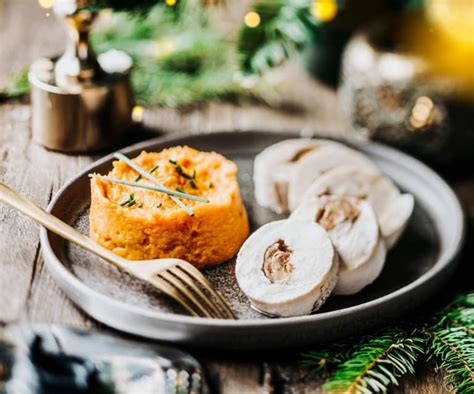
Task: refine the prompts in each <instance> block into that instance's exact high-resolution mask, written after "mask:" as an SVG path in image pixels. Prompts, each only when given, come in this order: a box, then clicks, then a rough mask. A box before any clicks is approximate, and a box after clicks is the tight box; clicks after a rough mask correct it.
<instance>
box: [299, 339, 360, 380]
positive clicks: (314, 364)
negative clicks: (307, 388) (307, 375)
mask: <svg viewBox="0 0 474 394" xmlns="http://www.w3.org/2000/svg"><path fill="white" fill-rule="evenodd" d="M353 344H354V341H351V340H348V341H340V342H336V343H333V344H330V345H327V346H324V347H321V348H320V349H317V350H313V351H310V352H307V353H303V354H302V357H303V361H302V364H303V365H306V366H309V367H311V368H312V369H313V370H314V371H316V372H320V373H328V372H331V371H332V370H334V369H335V368H337V367H339V366H340V365H341V364H343V363H344V362H345V361H347V360H349V358H350V357H351V355H352V353H353V351H354V350H353Z"/></svg>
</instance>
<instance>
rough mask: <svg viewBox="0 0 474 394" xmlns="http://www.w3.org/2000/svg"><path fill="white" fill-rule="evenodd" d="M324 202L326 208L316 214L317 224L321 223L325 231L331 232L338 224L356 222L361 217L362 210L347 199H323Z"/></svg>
mask: <svg viewBox="0 0 474 394" xmlns="http://www.w3.org/2000/svg"><path fill="white" fill-rule="evenodd" d="M321 198H322V199H323V201H324V207H322V208H320V209H318V211H317V212H316V218H315V221H316V223H319V224H320V225H321V226H322V227H323V228H324V229H325V230H327V231H329V230H331V229H333V228H334V227H336V226H337V225H338V224H340V223H342V222H345V221H351V222H355V220H356V219H357V218H358V217H359V214H360V210H359V208H358V207H357V206H356V205H354V204H353V203H352V202H351V201H350V200H349V199H347V198H345V197H340V198H328V197H327V196H322V197H321Z"/></svg>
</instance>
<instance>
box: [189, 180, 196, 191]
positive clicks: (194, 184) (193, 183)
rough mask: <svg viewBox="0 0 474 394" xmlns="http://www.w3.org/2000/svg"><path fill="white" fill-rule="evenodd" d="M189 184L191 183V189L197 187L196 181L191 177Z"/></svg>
mask: <svg viewBox="0 0 474 394" xmlns="http://www.w3.org/2000/svg"><path fill="white" fill-rule="evenodd" d="M189 184H190V185H191V187H192V188H193V189H197V186H196V182H194V180H193V179H191V180H190V181H189Z"/></svg>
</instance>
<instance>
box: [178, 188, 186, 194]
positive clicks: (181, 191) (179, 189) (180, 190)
mask: <svg viewBox="0 0 474 394" xmlns="http://www.w3.org/2000/svg"><path fill="white" fill-rule="evenodd" d="M176 191H178V192H180V193H185V191H184V190H183V189H181V188H180V187H177V188H176Z"/></svg>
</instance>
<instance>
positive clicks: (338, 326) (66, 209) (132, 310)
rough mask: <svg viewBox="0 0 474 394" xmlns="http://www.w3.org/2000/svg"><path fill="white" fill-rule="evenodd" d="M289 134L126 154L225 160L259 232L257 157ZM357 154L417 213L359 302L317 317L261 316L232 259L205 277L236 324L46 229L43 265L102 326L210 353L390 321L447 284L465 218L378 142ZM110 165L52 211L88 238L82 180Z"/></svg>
mask: <svg viewBox="0 0 474 394" xmlns="http://www.w3.org/2000/svg"><path fill="white" fill-rule="evenodd" d="M290 137H291V135H282V134H278V135H276V134H270V133H219V134H206V135H194V136H179V137H167V138H158V139H155V140H152V141H147V142H145V143H141V144H139V145H135V146H132V147H130V148H128V149H125V150H124V152H125V153H127V154H128V155H129V156H135V155H137V154H138V153H139V152H140V151H141V150H143V149H145V150H149V151H159V150H161V149H163V148H166V147H169V146H174V145H182V144H187V145H190V146H192V147H195V148H197V149H201V150H207V151H210V150H215V151H218V152H220V153H222V154H224V155H225V156H227V157H228V158H229V159H232V160H234V161H235V162H236V163H237V165H238V167H239V181H240V185H241V190H242V195H243V198H244V200H245V204H246V207H247V210H248V213H249V217H250V221H251V226H252V228H253V229H255V228H258V227H259V226H261V225H262V224H264V223H266V222H268V221H271V220H274V219H276V218H277V216H276V215H274V214H272V213H271V212H269V211H268V210H266V209H263V208H260V207H259V206H258V205H257V204H256V203H255V201H254V197H253V185H252V164H253V159H254V157H255V155H256V154H257V153H258V152H260V151H261V150H262V149H263V148H265V147H266V146H268V145H270V144H273V143H275V142H277V141H279V140H282V139H285V138H290ZM355 148H357V149H359V150H361V151H362V152H364V153H366V154H367V155H368V156H369V157H370V158H372V159H373V160H374V161H375V162H376V164H377V165H378V166H379V167H380V168H381V169H382V171H383V172H384V173H385V174H387V175H388V176H390V177H391V178H392V179H393V180H394V181H395V182H396V183H397V184H398V185H399V186H400V187H401V188H402V189H403V190H405V191H408V192H410V193H413V194H414V196H415V198H416V207H415V211H414V214H413V216H412V218H411V220H410V223H409V224H408V227H407V229H406V231H405V233H404V235H403V237H402V239H401V240H400V242H399V243H398V245H397V246H396V248H394V250H392V251H391V252H390V254H389V256H388V259H387V263H386V265H385V268H384V270H383V272H382V274H381V276H380V277H379V278H378V279H377V281H376V282H375V283H374V284H372V285H371V286H368V287H367V288H366V289H364V290H363V291H362V292H360V293H359V294H357V295H354V296H350V297H336V296H333V297H330V299H329V300H328V302H327V303H326V304H325V305H324V307H323V308H322V309H321V310H320V311H318V312H317V313H316V314H314V315H311V316H304V317H293V318H279V319H271V318H267V317H264V316H261V315H259V314H258V313H256V312H255V311H254V310H253V309H251V308H250V306H249V303H248V301H247V300H246V297H245V296H244V295H243V294H242V293H241V292H240V290H239V288H238V286H237V284H236V282H235V278H234V273H233V266H234V262H233V261H229V262H227V263H224V264H222V265H220V266H219V267H215V268H212V269H209V270H208V271H207V272H206V275H207V276H208V278H209V279H210V280H211V281H212V282H213V283H214V284H215V285H216V287H217V288H218V289H219V290H220V291H221V292H222V293H223V294H224V296H225V297H226V298H227V300H228V301H229V303H230V305H231V306H232V307H233V309H234V310H235V311H236V313H237V315H238V320H236V321H229V320H211V319H204V318H194V317H190V316H186V315H185V314H184V313H182V311H180V310H179V309H177V308H176V307H175V306H174V305H173V304H172V303H170V302H169V301H168V300H167V299H166V298H165V297H163V296H162V295H160V294H159V293H157V292H155V291H154V290H153V289H151V288H149V287H148V286H146V285H143V284H141V283H140V282H138V281H136V280H134V279H133V278H131V277H129V276H128V275H127V274H124V273H122V272H120V271H118V270H117V269H115V268H113V267H109V266H107V265H105V264H104V263H101V262H100V261H99V260H98V259H97V258H95V257H94V256H92V255H90V254H88V253H86V252H83V251H82V250H80V249H78V248H77V247H75V246H74V245H69V244H68V243H67V242H65V241H63V240H62V239H60V238H59V237H57V236H55V235H54V234H52V233H50V232H48V231H46V230H44V229H43V230H42V231H41V244H42V250H43V255H44V258H45V261H46V263H47V265H48V268H49V270H50V271H51V274H52V275H53V277H54V279H55V280H56V281H57V283H58V284H59V286H60V287H61V288H62V289H63V290H64V292H65V293H66V294H67V295H68V296H69V297H70V298H71V299H72V300H73V301H74V302H75V303H76V304H77V305H78V306H79V307H81V308H82V309H83V310H84V311H85V312H86V313H88V314H89V315H91V316H92V317H93V318H95V319H97V320H98V321H100V322H102V323H104V324H106V325H108V326H111V327H114V328H116V329H119V330H122V331H126V332H129V333H132V334H137V335H141V336H145V337H149V338H154V339H160V340H165V341H172V342H176V343H189V344H193V345H196V346H207V347H214V348H223V347H225V348H234V349H243V348H265V347H275V346H295V345H301V344H306V343H310V342H320V341H329V340H333V339H336V338H338V337H341V336H347V335H353V334H357V333H360V332H362V331H364V330H368V329H371V328H374V327H377V326H380V325H383V324H386V323H388V322H390V321H393V320H395V319H398V318H400V317H401V316H402V315H404V314H405V313H407V312H408V311H410V310H412V309H413V308H415V307H416V306H419V305H420V304H422V303H423V302H425V301H426V300H427V299H428V298H429V297H430V296H432V295H434V294H435V293H436V292H438V291H440V288H441V286H442V285H443V283H444V282H446V281H447V280H448V278H449V277H450V275H451V273H452V271H453V269H454V267H455V261H456V256H457V254H458V252H459V249H460V247H461V243H462V238H463V216H462V211H461V208H460V206H459V203H458V200H457V199H456V197H455V195H454V193H453V192H452V191H451V189H450V188H449V187H448V185H447V184H446V183H445V182H444V181H443V180H442V179H441V178H440V177H439V176H438V175H436V174H435V173H434V172H433V171H432V170H430V169H429V168H428V167H426V166H425V165H423V164H422V163H420V162H419V161H417V160H415V159H413V158H411V157H409V156H407V155H405V154H403V153H400V152H398V151H396V150H394V149H391V148H388V147H385V146H381V145H377V144H372V143H370V144H367V145H364V146H355ZM111 161H112V157H111V156H110V155H109V156H107V157H104V158H103V159H101V160H99V161H97V162H96V163H94V164H92V165H91V166H90V167H89V168H86V169H85V170H84V171H83V172H82V173H81V174H79V175H78V176H77V177H75V178H74V179H72V180H71V181H69V182H68V183H67V184H66V185H65V186H64V187H63V188H62V189H61V190H60V191H59V192H58V194H57V195H56V196H55V198H54V199H53V201H52V202H51V204H50V206H49V210H50V211H51V212H52V213H53V214H54V215H56V216H58V217H59V218H61V219H62V220H64V221H66V222H67V223H70V224H71V225H73V226H75V227H76V228H78V229H79V230H80V231H82V232H84V233H86V234H87V232H88V219H87V216H88V207H89V203H90V198H89V193H90V190H89V180H88V178H87V174H88V173H90V172H99V173H106V172H108V171H109V170H110V168H111Z"/></svg>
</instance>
